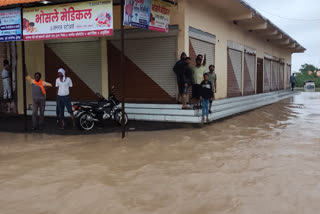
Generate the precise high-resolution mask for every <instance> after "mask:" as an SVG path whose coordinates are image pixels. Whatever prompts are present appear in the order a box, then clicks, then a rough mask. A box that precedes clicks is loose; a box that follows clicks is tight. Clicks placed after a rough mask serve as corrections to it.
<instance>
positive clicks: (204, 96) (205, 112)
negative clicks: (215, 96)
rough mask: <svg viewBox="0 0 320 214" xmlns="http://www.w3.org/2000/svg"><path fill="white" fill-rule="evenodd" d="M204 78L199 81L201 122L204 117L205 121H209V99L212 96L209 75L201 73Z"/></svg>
mask: <svg viewBox="0 0 320 214" xmlns="http://www.w3.org/2000/svg"><path fill="white" fill-rule="evenodd" d="M203 77H204V80H203V81H202V82H201V104H202V123H204V119H205V117H206V122H209V101H210V100H211V98H212V84H211V82H210V81H209V75H208V74H207V73H205V74H204V75H203Z"/></svg>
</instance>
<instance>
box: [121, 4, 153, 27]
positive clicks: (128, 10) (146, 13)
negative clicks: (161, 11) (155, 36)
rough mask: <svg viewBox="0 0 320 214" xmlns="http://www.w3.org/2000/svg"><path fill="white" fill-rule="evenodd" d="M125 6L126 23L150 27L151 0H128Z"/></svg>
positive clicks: (133, 25) (124, 20)
mask: <svg viewBox="0 0 320 214" xmlns="http://www.w3.org/2000/svg"><path fill="white" fill-rule="evenodd" d="M124 8H125V9H124V14H123V15H124V19H123V22H124V23H123V24H124V25H127V26H132V27H138V28H144V29H148V28H149V22H150V11H151V0H126V1H125V6H124Z"/></svg>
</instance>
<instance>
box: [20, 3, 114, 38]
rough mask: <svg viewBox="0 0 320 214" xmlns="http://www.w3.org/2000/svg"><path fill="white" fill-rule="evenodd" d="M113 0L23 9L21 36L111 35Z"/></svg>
mask: <svg viewBox="0 0 320 214" xmlns="http://www.w3.org/2000/svg"><path fill="white" fill-rule="evenodd" d="M112 8H113V3H112V0H99V1H90V2H78V3H71V4H60V5H54V6H45V7H36V8H25V9H23V39H24V40H50V39H66V38H78V37H93V36H110V35H112V34H113V10H112Z"/></svg>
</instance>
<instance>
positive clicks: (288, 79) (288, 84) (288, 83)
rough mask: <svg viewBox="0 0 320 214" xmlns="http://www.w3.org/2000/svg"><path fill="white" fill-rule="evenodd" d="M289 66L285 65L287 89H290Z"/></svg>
mask: <svg viewBox="0 0 320 214" xmlns="http://www.w3.org/2000/svg"><path fill="white" fill-rule="evenodd" d="M290 77H291V66H290V65H287V89H289V88H290Z"/></svg>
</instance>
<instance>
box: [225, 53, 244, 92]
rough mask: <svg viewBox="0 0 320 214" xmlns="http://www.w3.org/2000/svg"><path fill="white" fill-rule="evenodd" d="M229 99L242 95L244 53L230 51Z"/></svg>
mask: <svg viewBox="0 0 320 214" xmlns="http://www.w3.org/2000/svg"><path fill="white" fill-rule="evenodd" d="M227 79H228V81H227V84H228V87H227V94H228V95H227V96H228V97H238V96H241V95H242V52H240V51H237V50H233V49H228V78H227Z"/></svg>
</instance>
